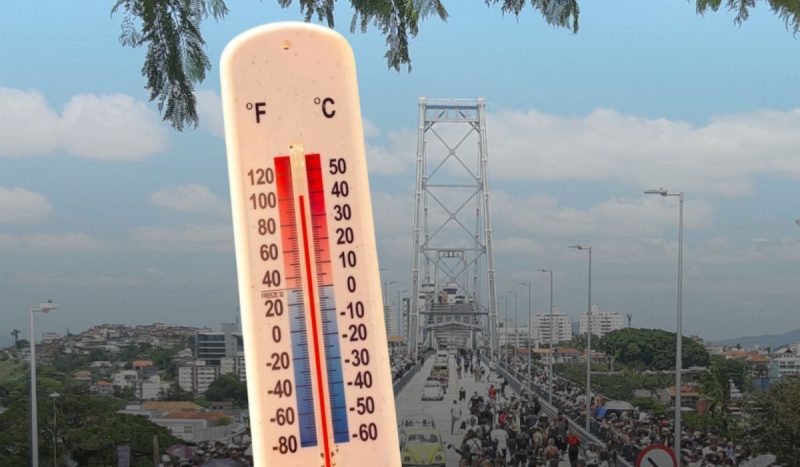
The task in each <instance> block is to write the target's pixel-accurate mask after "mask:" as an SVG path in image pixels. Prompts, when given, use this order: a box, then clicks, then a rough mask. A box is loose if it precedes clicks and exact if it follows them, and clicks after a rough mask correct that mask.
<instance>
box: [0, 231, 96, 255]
mask: <svg viewBox="0 0 800 467" xmlns="http://www.w3.org/2000/svg"><path fill="white" fill-rule="evenodd" d="M109 248H110V246H109V245H108V244H106V243H104V242H102V241H99V240H96V239H94V238H92V237H90V236H89V235H87V234H85V233H82V232H71V233H65V234H33V235H11V234H0V250H6V251H15V252H19V251H24V252H29V253H41V254H48V255H53V254H69V253H89V252H97V251H106V250H108V249H109Z"/></svg>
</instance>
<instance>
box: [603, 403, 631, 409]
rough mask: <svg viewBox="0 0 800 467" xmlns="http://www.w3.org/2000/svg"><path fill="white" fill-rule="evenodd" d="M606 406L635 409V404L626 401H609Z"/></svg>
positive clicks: (609, 407)
mask: <svg viewBox="0 0 800 467" xmlns="http://www.w3.org/2000/svg"><path fill="white" fill-rule="evenodd" d="M604 407H605V408H606V409H608V410H633V405H631V403H630V402H625V401H608V402H606V404H605V405H604Z"/></svg>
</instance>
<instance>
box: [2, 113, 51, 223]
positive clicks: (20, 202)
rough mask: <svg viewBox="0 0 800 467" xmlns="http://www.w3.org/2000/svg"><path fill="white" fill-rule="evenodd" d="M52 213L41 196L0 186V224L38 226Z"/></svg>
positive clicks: (24, 190) (21, 189) (44, 198)
mask: <svg viewBox="0 0 800 467" xmlns="http://www.w3.org/2000/svg"><path fill="white" fill-rule="evenodd" d="M0 108H2V107H1V106H0ZM1 113H2V112H0V114H1ZM0 131H2V130H0ZM2 144H3V143H2V136H0V145H2ZM52 212H53V206H52V205H51V204H50V201H48V200H47V197H46V196H44V195H43V194H40V193H35V192H33V191H28V190H26V189H24V188H18V187H15V188H5V187H2V186H0V224H38V223H40V222H43V221H44V220H45V219H46V218H47V217H48V216H49V215H50V214H51V213H52Z"/></svg>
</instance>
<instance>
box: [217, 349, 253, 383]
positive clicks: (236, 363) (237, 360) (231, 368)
mask: <svg viewBox="0 0 800 467" xmlns="http://www.w3.org/2000/svg"><path fill="white" fill-rule="evenodd" d="M219 372H220V374H221V375H227V374H229V373H233V374H234V375H236V377H237V378H239V381H246V380H247V372H246V371H245V364H244V352H237V353H236V356H235V357H225V358H222V359H220V361H219Z"/></svg>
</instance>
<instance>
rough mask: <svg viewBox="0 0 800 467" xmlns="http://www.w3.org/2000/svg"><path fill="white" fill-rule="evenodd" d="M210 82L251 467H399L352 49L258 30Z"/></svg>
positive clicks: (338, 40) (233, 49)
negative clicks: (224, 169) (215, 85)
mask: <svg viewBox="0 0 800 467" xmlns="http://www.w3.org/2000/svg"><path fill="white" fill-rule="evenodd" d="M221 74H222V103H223V109H224V115H225V140H226V144H227V152H228V170H229V176H230V188H231V203H232V207H233V227H234V235H235V243H236V265H237V273H238V279H239V300H240V303H241V313H242V325H243V333H244V346H245V357H246V362H247V389H248V395H249V401H250V425H251V437H252V450H253V460H254V463H255V465H256V466H260V467H293V466H302V467H309V466H314V467H315V466H320V467H332V466H339V467H351V466H352V467H356V466H357V467H363V466H370V467H372V466H387V467H399V466H400V453H399V443H398V436H397V425H396V414H395V407H394V395H393V391H392V378H391V371H390V363H389V354H388V345H387V340H386V328H385V324H384V317H383V302H382V300H381V288H380V279H379V273H378V260H377V255H376V250H375V233H374V226H373V219H372V205H371V201H370V195H369V184H368V180H367V165H366V160H365V156H364V139H363V128H362V121H361V111H360V106H359V99H358V87H357V83H356V71H355V62H354V59H353V52H352V50H351V49H350V46H349V44H348V43H347V41H346V40H345V39H344V38H343V37H342V36H341V35H339V34H338V33H336V32H334V31H333V30H330V29H328V28H324V27H321V26H315V25H310V24H305V23H276V24H270V25H266V26H261V27H257V28H255V29H251V30H249V31H247V32H245V33H243V34H241V35H239V36H237V37H236V38H235V39H233V40H232V41H231V42H230V43H229V44H228V46H227V47H226V48H225V51H224V52H223V54H222V64H221Z"/></svg>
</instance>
